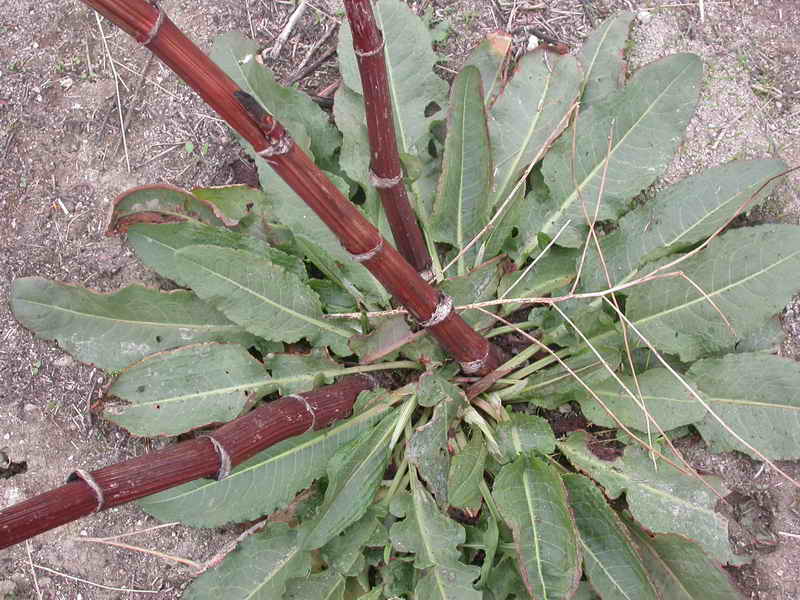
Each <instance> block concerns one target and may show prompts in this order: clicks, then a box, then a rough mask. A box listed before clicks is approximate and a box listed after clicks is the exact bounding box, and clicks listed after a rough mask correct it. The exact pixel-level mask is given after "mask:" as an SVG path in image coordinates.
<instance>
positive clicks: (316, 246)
mask: <svg viewBox="0 0 800 600" xmlns="http://www.w3.org/2000/svg"><path fill="white" fill-rule="evenodd" d="M252 156H253V160H255V163H256V166H257V167H258V177H259V180H260V181H261V187H262V189H263V190H265V193H266V194H267V198H268V199H269V200H270V202H272V204H273V205H274V207H275V216H276V217H277V218H278V220H279V221H280V222H281V223H283V224H284V225H285V226H286V227H288V228H289V229H290V230H291V232H292V235H293V239H294V243H295V245H296V247H297V249H298V250H299V251H300V252H301V253H302V254H303V255H305V256H306V257H308V259H309V260H311V262H313V263H314V264H315V265H316V266H317V267H318V268H319V270H320V271H322V272H323V273H324V274H325V275H326V276H327V277H328V278H329V279H331V280H333V281H335V282H336V283H338V284H339V285H340V286H341V287H342V288H343V289H345V290H347V291H348V292H349V293H350V294H352V295H353V297H354V298H356V299H358V300H360V301H361V302H376V303H378V304H380V305H385V304H387V303H388V300H389V294H388V293H387V292H386V290H384V289H383V286H381V284H380V283H378V281H377V280H376V279H375V278H374V277H373V276H372V275H371V274H370V272H369V271H368V270H367V268H366V267H365V266H364V265H362V264H360V263H357V262H355V261H354V260H353V257H352V256H350V253H349V252H347V250H345V249H344V247H343V246H342V244H341V243H340V242H339V240H338V239H337V238H336V236H335V235H334V234H333V232H331V230H330V229H328V227H327V225H325V223H323V222H322V220H321V219H320V218H319V217H318V216H317V215H316V214H315V213H314V211H312V210H311V209H310V208H309V207H308V206H307V205H306V203H305V202H303V200H302V199H301V198H300V196H298V195H297V194H296V193H295V192H294V190H292V189H291V188H290V187H289V186H288V185H287V184H286V182H284V181H283V179H281V178H280V177H278V175H277V174H276V173H275V171H273V170H272V168H271V167H270V166H269V165H267V163H266V161H265V160H264V159H263V158H261V157H260V156H258V155H255V154H254V155H252ZM327 175H328V177H329V178H330V179H331V181H332V182H333V183H334V184H335V185H336V187H337V188H338V189H339V190H340V191H342V192H343V193H344V194H347V191H348V185H347V183H346V182H345V181H344V180H343V179H341V178H340V177H337V176H335V175H332V174H327Z"/></svg>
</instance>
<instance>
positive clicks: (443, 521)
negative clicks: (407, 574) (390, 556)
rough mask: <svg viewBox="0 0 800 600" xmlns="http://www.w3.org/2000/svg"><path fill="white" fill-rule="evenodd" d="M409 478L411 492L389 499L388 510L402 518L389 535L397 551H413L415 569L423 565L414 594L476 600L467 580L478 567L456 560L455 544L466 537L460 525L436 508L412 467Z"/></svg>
mask: <svg viewBox="0 0 800 600" xmlns="http://www.w3.org/2000/svg"><path fill="white" fill-rule="evenodd" d="M411 481H412V483H411V488H412V490H411V494H400V495H397V496H395V497H394V498H393V499H392V504H391V510H392V513H393V514H394V515H395V516H397V517H405V518H404V519H402V520H401V521H398V522H396V523H395V524H394V525H392V528H391V530H390V532H389V537H390V538H391V540H392V544H393V545H394V547H395V548H396V549H397V550H398V551H400V552H413V553H414V554H415V555H416V556H415V560H414V565H415V566H416V567H417V569H427V572H426V574H425V576H424V577H423V579H422V580H421V581H420V582H419V584H418V585H417V588H416V593H417V597H418V598H420V599H422V598H426V599H433V598H437V599H445V598H448V599H449V598H452V599H453V600H456V599H465V600H479V599H480V598H481V594H480V592H478V591H477V590H475V589H473V588H472V585H471V583H472V581H474V580H476V579H477V578H478V576H479V575H480V569H478V568H477V567H474V566H467V565H465V564H464V563H462V562H460V561H459V556H460V552H459V550H458V545H459V544H463V543H464V540H465V538H466V534H465V532H464V528H463V527H462V526H461V525H459V524H458V523H456V522H455V521H453V520H451V519H450V518H448V517H447V516H445V515H444V514H442V513H441V512H440V511H439V510H438V508H437V507H436V504H435V502H434V501H433V497H432V496H431V495H430V494H429V493H428V492H427V490H425V488H424V487H423V486H422V484H421V483H420V482H419V481H418V480H417V478H416V477H415V476H413V471H412V480H411Z"/></svg>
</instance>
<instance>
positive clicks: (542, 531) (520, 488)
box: [492, 455, 581, 600]
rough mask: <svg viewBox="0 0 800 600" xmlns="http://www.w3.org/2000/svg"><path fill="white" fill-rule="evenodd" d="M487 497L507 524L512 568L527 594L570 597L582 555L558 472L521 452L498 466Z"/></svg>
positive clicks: (548, 598) (546, 598)
mask: <svg viewBox="0 0 800 600" xmlns="http://www.w3.org/2000/svg"><path fill="white" fill-rule="evenodd" d="M492 495H493V496H494V499H495V501H496V502H497V507H498V508H499V509H500V514H501V515H502V517H503V520H504V521H505V522H506V524H507V525H508V526H509V527H510V528H511V532H512V534H513V536H514V546H515V550H516V560H517V568H518V569H519V572H520V575H522V580H523V582H524V583H525V587H526V588H527V590H528V593H529V594H530V595H531V597H532V598H541V599H542V600H556V599H560V598H570V597H571V596H572V594H573V593H575V589H576V588H577V587H578V581H579V580H580V577H581V568H580V567H581V559H580V549H579V547H578V536H577V532H576V531H575V523H574V521H573V517H572V513H571V512H570V509H569V507H568V506H567V491H566V489H565V488H564V483H563V482H562V481H561V478H560V477H559V476H558V473H556V472H555V471H554V470H553V469H552V467H550V466H549V465H547V464H546V463H544V462H542V461H541V460H539V459H538V458H534V457H532V456H527V455H521V456H519V457H518V458H517V459H516V460H515V461H514V462H512V463H509V464H507V465H505V466H504V467H503V468H502V469H501V470H500V473H499V474H498V476H497V478H496V479H495V481H494V488H493V490H492Z"/></svg>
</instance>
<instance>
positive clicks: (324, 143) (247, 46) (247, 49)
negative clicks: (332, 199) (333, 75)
mask: <svg viewBox="0 0 800 600" xmlns="http://www.w3.org/2000/svg"><path fill="white" fill-rule="evenodd" d="M258 51H259V47H258V44H256V42H254V41H253V40H251V39H248V38H245V37H244V36H242V35H241V34H239V33H226V34H224V35H221V36H219V37H217V38H216V39H215V40H214V47H213V48H212V49H211V60H213V61H214V62H215V63H217V64H218V65H219V66H220V68H222V70H223V71H225V72H226V73H227V74H228V75H229V76H230V78H231V79H233V80H234V81H235V82H236V83H237V84H238V85H239V86H240V87H241V88H242V89H243V90H244V91H245V92H247V93H249V94H251V95H252V96H254V97H255V98H256V99H257V100H258V101H259V102H260V103H261V104H262V105H263V106H264V108H266V109H267V112H269V113H270V114H271V115H274V116H275V117H276V118H277V119H278V120H279V121H280V122H281V123H282V124H283V125H284V127H286V129H287V130H288V131H289V133H290V134H292V135H293V136H295V135H297V133H296V131H295V124H298V125H300V126H301V128H302V131H303V133H304V134H305V133H307V134H308V136H309V137H310V138H311V151H312V153H313V155H314V157H315V158H316V160H317V163H324V162H325V161H326V160H328V159H329V158H331V157H332V156H333V153H334V152H335V151H336V149H337V148H338V147H339V133H338V132H337V131H336V128H335V127H334V126H333V125H331V123H330V121H329V119H328V115H327V114H326V113H325V111H323V110H322V109H321V108H320V107H319V106H318V105H317V104H315V103H314V101H313V100H312V99H311V98H310V97H309V96H308V95H306V94H305V93H303V92H301V91H300V90H297V89H295V88H291V87H289V88H287V87H283V86H281V85H279V84H278V83H277V82H276V81H275V76H274V75H273V73H272V71H270V70H269V69H268V68H266V67H265V66H264V65H263V64H261V63H259V62H258V61H257V60H256V57H257V56H258ZM265 189H266V188H265Z"/></svg>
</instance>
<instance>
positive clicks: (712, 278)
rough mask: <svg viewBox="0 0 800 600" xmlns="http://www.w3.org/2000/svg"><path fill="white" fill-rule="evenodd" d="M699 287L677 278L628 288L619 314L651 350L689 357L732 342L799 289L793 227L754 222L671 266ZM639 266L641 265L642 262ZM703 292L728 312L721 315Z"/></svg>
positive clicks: (798, 245) (798, 248) (799, 256)
mask: <svg viewBox="0 0 800 600" xmlns="http://www.w3.org/2000/svg"><path fill="white" fill-rule="evenodd" d="M677 268H679V269H680V270H681V271H683V272H684V273H685V274H686V276H687V277H688V278H690V279H691V280H692V281H693V282H694V283H695V284H697V285H698V286H700V288H701V289H702V290H703V291H704V292H705V294H706V296H703V295H701V294H700V292H698V291H697V290H696V289H695V288H694V287H693V286H692V285H691V284H689V283H688V282H687V281H686V280H684V279H683V278H680V277H672V278H669V279H664V280H661V281H659V282H658V289H657V293H655V292H654V289H653V287H652V286H653V284H652V283H650V284H646V285H642V286H638V287H636V288H634V289H632V290H631V292H630V295H629V296H628V302H627V314H628V317H629V318H630V319H631V321H633V322H634V324H635V325H636V327H637V328H638V329H639V331H641V333H642V335H644V336H645V337H646V338H647V339H648V340H650V342H651V343H652V344H653V345H655V346H656V348H658V349H659V350H662V351H664V352H667V353H669V354H678V355H679V356H680V358H681V360H682V361H684V362H690V361H692V360H695V359H697V358H699V357H701V356H703V355H707V354H712V353H719V352H722V351H725V350H728V349H730V348H732V347H733V346H734V345H735V344H736V342H737V341H738V340H739V339H741V338H743V337H745V336H748V335H749V334H751V333H752V332H753V331H755V330H757V329H758V328H760V327H763V326H764V324H765V323H766V321H767V319H768V318H769V317H771V316H772V315H774V314H776V313H777V312H778V311H779V310H781V309H782V308H783V307H784V306H785V305H786V303H787V302H788V301H789V300H790V298H791V297H792V295H793V294H794V293H795V292H797V290H798V288H800V282H798V281H797V278H796V275H797V273H798V270H800V227H797V226H794V225H760V226H756V227H746V228H741V229H734V230H732V231H729V232H728V233H726V234H725V235H723V236H721V237H719V238H716V239H714V240H712V242H711V243H710V244H709V246H708V248H706V249H705V250H703V251H702V252H701V253H699V254H698V255H696V256H693V257H691V258H688V259H687V260H685V261H684V262H682V263H680V266H678V267H677ZM645 269H647V267H645ZM706 297H708V298H710V299H711V300H712V301H713V302H714V303H715V304H716V306H717V307H718V308H719V310H721V311H722V313H723V314H724V315H725V316H726V317H727V318H728V320H729V321H730V323H731V325H732V326H733V328H734V330H735V331H736V334H735V335H734V334H733V333H732V332H731V331H730V329H728V327H727V326H726V325H725V323H724V322H723V321H722V319H721V317H720V315H719V314H718V313H717V311H716V310H715V308H714V307H713V306H711V305H710V304H709V302H708V301H707V300H706Z"/></svg>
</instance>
